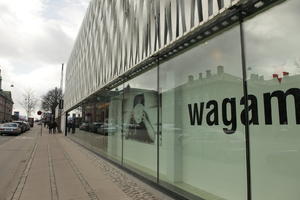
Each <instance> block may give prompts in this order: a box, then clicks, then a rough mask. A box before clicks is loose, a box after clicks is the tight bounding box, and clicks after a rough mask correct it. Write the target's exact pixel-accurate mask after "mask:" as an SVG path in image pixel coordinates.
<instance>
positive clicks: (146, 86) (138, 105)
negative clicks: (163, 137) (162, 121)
mask: <svg viewBox="0 0 300 200" xmlns="http://www.w3.org/2000/svg"><path fill="white" fill-rule="evenodd" d="M124 85H125V88H124V99H123V120H124V124H123V129H124V133H123V134H124V164H125V165H126V166H128V167H130V168H131V169H133V170H135V171H137V172H143V174H148V175H151V176H152V177H155V176H156V167H157V164H156V163H157V157H156V155H157V147H156V135H157V109H158V106H157V94H158V93H157V68H154V69H152V70H150V71H148V72H146V73H144V74H142V75H140V76H138V77H136V78H134V79H132V80H130V81H128V82H126V83H125V84H124Z"/></svg>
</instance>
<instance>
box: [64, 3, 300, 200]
mask: <svg viewBox="0 0 300 200" xmlns="http://www.w3.org/2000/svg"><path fill="white" fill-rule="evenodd" d="M299 9H300V2H299V1H297V0H285V1H283V0H236V1H234V0H161V1H159V0H92V1H91V3H90V6H89V8H88V11H87V14H86V16H85V19H84V21H83V24H82V27H81V29H80V32H79V34H78V37H77V40H76V43H75V46H74V49H73V52H72V54H71V56H70V59H69V62H68V66H67V74H66V92H65V96H64V103H65V106H64V108H65V110H66V111H67V113H68V114H67V116H68V117H67V120H66V129H65V130H66V133H68V136H69V137H70V138H72V139H74V140H76V141H77V142H79V143H81V144H83V145H84V146H86V147H87V148H89V149H91V150H93V151H95V152H97V153H99V154H101V155H102V156H104V157H106V158H108V159H109V160H111V161H112V162H113V163H115V164H116V165H120V166H122V167H124V168H126V169H129V170H130V171H131V172H132V173H133V174H136V175H139V176H140V177H143V178H145V179H147V180H148V181H151V182H152V183H153V184H156V185H157V186H158V187H160V188H162V189H166V190H168V191H169V192H170V194H171V195H173V196H175V197H176V198H177V199H205V200H214V199H228V200H251V199H254V200H266V199H272V200H277V199H278V200H279V199H280V200H281V199H289V200H298V199H299V198H300V192H299V190H298V186H299V185H300V173H299V168H300V160H299V158H300V135H299V132H300V127H299V125H300V86H299V82H300V55H299V50H300V37H299V34H298V33H299V31H300V28H299V25H298V24H299V22H298V18H299V17H300V12H299Z"/></svg>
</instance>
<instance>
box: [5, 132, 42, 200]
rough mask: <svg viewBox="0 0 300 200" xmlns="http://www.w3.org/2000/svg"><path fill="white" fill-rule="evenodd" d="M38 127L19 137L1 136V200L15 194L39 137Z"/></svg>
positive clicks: (6, 199)
mask: <svg viewBox="0 0 300 200" xmlns="http://www.w3.org/2000/svg"><path fill="white" fill-rule="evenodd" d="M38 130H39V129H38V127H36V128H33V129H31V130H30V131H27V132H26V133H23V134H21V135H19V136H0V200H8V199H10V197H11V196H12V194H13V193H14V192H15V189H16V187H17V185H18V182H19V180H20V177H21V176H22V173H23V171H24V169H25V167H26V164H27V161H28V160H29V158H30V155H31V152H32V150H33V148H34V145H35V143H36V138H37V136H38V134H37V133H38Z"/></svg>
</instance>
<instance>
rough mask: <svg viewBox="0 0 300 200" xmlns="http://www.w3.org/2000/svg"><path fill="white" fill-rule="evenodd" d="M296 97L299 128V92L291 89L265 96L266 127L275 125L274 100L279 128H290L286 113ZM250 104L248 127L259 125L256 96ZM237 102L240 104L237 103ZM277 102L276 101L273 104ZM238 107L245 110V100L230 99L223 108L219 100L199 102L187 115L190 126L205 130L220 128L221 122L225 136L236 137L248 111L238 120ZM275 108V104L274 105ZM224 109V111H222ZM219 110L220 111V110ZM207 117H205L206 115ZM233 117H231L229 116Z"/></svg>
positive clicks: (224, 100) (249, 97) (269, 93)
mask: <svg viewBox="0 0 300 200" xmlns="http://www.w3.org/2000/svg"><path fill="white" fill-rule="evenodd" d="M289 96H291V97H293V99H294V108H295V115H296V116H295V118H296V121H295V123H296V124H300V89H299V88H291V89H288V90H286V91H282V90H276V91H274V92H268V93H264V94H263V101H264V102H263V106H264V110H263V113H264V123H265V124H266V125H272V123H273V119H272V107H274V106H276V105H272V100H273V99H276V100H277V105H278V116H279V123H280V125H287V124H288V123H289V120H288V113H287V97H289ZM248 100H249V104H248V106H249V124H254V125H259V123H260V122H259V116H258V115H259V112H258V101H257V97H256V96H255V95H253V94H249V95H248ZM237 101H238V102H237ZM273 102H274V101H273ZM237 104H239V105H240V106H243V107H244V106H245V98H244V97H242V98H241V99H237V98H236V97H229V98H225V99H223V101H222V102H221V105H219V103H218V102H217V101H216V100H210V101H208V102H196V103H191V104H188V114H189V120H190V125H191V126H202V125H203V124H204V123H206V124H207V125H208V126H217V125H220V120H219V119H220V118H221V119H222V122H223V124H224V125H225V126H226V127H224V128H223V131H224V133H226V134H233V133H235V131H236V129H237V120H238V119H237V118H239V119H240V121H241V123H242V124H243V125H245V122H246V120H245V112H246V111H245V109H242V111H241V113H240V114H239V117H237V115H238V114H237ZM273 104H274V103H273ZM220 107H221V108H220ZM219 108H220V109H219ZM220 110H221V117H219V114H220V113H219V111H220ZM204 113H206V116H205V114H204ZM228 114H230V115H228ZM229 116H230V117H229Z"/></svg>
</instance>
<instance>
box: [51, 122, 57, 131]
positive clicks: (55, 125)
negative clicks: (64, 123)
mask: <svg viewBox="0 0 300 200" xmlns="http://www.w3.org/2000/svg"><path fill="white" fill-rule="evenodd" d="M52 128H53V134H55V133H56V129H57V123H56V121H54V122H53V124H52Z"/></svg>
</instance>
